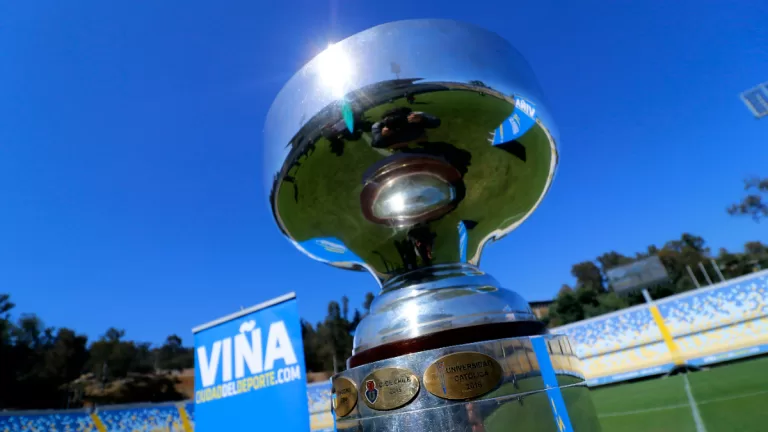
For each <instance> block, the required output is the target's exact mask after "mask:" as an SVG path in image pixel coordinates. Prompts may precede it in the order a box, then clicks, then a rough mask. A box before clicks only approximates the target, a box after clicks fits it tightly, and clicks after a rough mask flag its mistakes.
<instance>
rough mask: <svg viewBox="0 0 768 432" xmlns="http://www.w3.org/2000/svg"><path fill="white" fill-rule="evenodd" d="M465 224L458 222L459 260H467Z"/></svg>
mask: <svg viewBox="0 0 768 432" xmlns="http://www.w3.org/2000/svg"><path fill="white" fill-rule="evenodd" d="M468 240H469V239H468V238H467V226H466V225H464V221H460V222H459V262H467V241H468Z"/></svg>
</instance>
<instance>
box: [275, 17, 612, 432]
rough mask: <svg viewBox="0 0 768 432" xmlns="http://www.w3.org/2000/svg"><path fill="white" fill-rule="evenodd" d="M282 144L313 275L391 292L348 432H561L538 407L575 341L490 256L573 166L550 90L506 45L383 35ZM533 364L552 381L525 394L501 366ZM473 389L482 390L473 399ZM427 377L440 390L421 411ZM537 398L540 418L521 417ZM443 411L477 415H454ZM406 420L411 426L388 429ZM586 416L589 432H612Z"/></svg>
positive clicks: (419, 30) (349, 64) (406, 25)
mask: <svg viewBox="0 0 768 432" xmlns="http://www.w3.org/2000/svg"><path fill="white" fill-rule="evenodd" d="M417 53H418V54H417ZM488 59H493V61H492V62H489V60H488ZM393 74H394V75H395V77H396V78H397V79H394V80H393V79H392V75H393ZM409 77H412V78H409ZM295 120H299V121H298V124H297V123H294V121H295ZM265 134H266V136H267V142H266V146H267V148H268V150H274V153H275V154H276V155H277V156H279V157H277V158H274V159H273V158H271V157H268V158H267V162H268V170H269V172H270V175H271V177H270V182H271V186H272V187H271V190H270V204H271V206H272V211H273V213H274V215H275V219H276V221H277V223H278V225H279V227H280V229H281V231H282V232H283V233H284V234H285V235H286V236H287V237H289V238H290V239H291V241H292V242H293V243H294V244H295V245H296V246H297V247H298V248H299V249H300V250H302V251H303V252H305V253H306V254H307V255H309V256H311V257H312V258H315V259H318V260H320V261H323V262H326V263H328V264H330V265H334V266H336V267H340V268H348V269H356V270H363V269H364V270H368V271H369V272H370V273H371V274H373V275H374V276H375V278H376V280H377V281H378V282H379V284H380V286H381V293H380V295H379V296H378V297H377V298H376V299H375V300H374V301H373V304H372V305H371V310H370V314H368V315H367V316H366V317H365V318H364V319H363V320H362V321H361V322H360V324H359V325H358V327H357V329H356V332H355V335H354V346H353V349H352V357H351V358H350V359H349V360H348V367H349V368H350V369H349V370H348V371H346V372H343V373H342V374H340V375H338V376H337V377H336V378H334V383H336V382H337V381H340V380H342V379H343V380H347V381H350V380H351V381H352V382H354V383H355V385H356V386H358V389H359V395H358V396H359V400H360V401H366V400H367V403H362V404H360V403H358V404H357V405H356V407H355V408H354V410H352V411H351V412H348V413H347V412H344V413H343V414H339V413H337V414H338V415H337V425H338V428H339V430H344V431H351V430H390V429H402V430H436V429H435V428H438V429H444V430H489V431H490V430H507V429H506V426H500V425H507V424H509V423H508V422H505V421H504V420H503V419H504V418H506V417H505V416H508V415H513V416H514V415H517V414H525V415H526V416H528V417H531V416H533V417H534V418H535V417H536V416H540V415H546V416H549V417H551V416H552V412H551V410H550V405H551V404H550V400H549V399H548V398H547V397H546V395H545V394H543V393H541V394H539V393H537V392H542V391H544V390H545V388H548V389H555V388H559V386H560V385H561V384H559V383H560V382H561V381H562V379H561V378H562V377H560V376H559V375H558V378H556V377H555V373H554V372H552V374H551V376H550V375H547V374H549V372H546V373H545V369H546V368H545V367H544V365H545V364H546V362H548V361H550V360H549V357H550V355H552V356H557V355H560V356H566V355H567V356H571V357H572V356H573V354H572V353H570V354H563V353H556V352H555V351H556V350H557V348H556V347H557V346H560V345H558V344H556V343H549V342H552V341H554V342H558V341H559V339H558V337H552V336H547V335H546V329H545V327H544V325H543V324H542V323H541V322H539V321H538V320H536V318H535V316H534V315H533V313H532V311H531V309H530V307H529V306H528V304H527V303H526V302H525V300H523V299H522V297H520V296H519V295H518V294H516V293H514V292H513V291H509V290H505V289H501V288H500V284H499V283H498V281H496V280H495V279H493V278H492V277H490V276H489V275H487V274H485V273H483V272H482V271H481V270H480V269H479V268H478V265H479V262H480V255H481V252H482V249H483V247H484V246H485V244H487V243H488V242H489V241H491V240H498V239H500V238H501V237H503V236H504V235H506V234H507V233H509V232H510V231H511V230H513V229H514V228H515V227H517V226H519V225H520V224H521V223H522V222H523V221H524V220H525V219H526V218H527V217H528V216H529V215H530V214H531V213H532V212H533V211H534V210H535V209H536V207H537V206H538V205H539V204H540V202H541V200H542V199H543V197H544V195H545V194H546V192H547V191H548V189H549V187H550V184H551V181H552V178H553V175H554V171H555V167H556V166H557V159H558V156H557V149H556V138H555V137H556V132H555V130H554V124H553V123H552V120H551V118H550V117H549V114H548V113H547V110H546V106H545V104H544V101H543V99H542V97H541V94H540V91H539V89H538V85H537V84H536V81H535V79H534V78H533V75H532V73H531V72H530V71H529V70H528V67H527V65H526V63H525V61H524V60H523V59H522V57H520V55H519V54H518V53H517V52H516V51H515V50H514V49H513V48H512V47H511V46H509V44H508V43H507V42H506V41H503V40H502V39H500V38H499V37H498V36H496V35H494V34H492V33H488V32H485V31H483V30H480V29H477V28H475V27H472V26H468V25H464V24H460V23H454V22H448V21H439V20H438V21H433V20H426V21H405V22H400V23H393V24H387V25H384V26H380V27H376V28H373V29H370V30H368V31H366V32H363V33H361V34H359V35H356V36H353V37H352V38H349V39H346V40H344V41H342V42H339V43H338V44H335V45H333V46H332V47H329V49H328V50H327V51H326V52H324V53H322V54H320V55H319V56H318V57H317V58H315V59H314V60H312V61H311V62H310V63H308V64H307V65H306V66H305V67H304V68H303V69H302V70H301V71H300V72H299V73H297V74H296V75H295V76H294V77H293V78H292V79H291V80H290V81H289V83H288V84H287V85H286V86H285V88H284V89H283V90H282V91H281V92H280V94H279V95H278V97H277V98H276V100H275V102H274V104H273V106H272V109H271V110H270V114H269V115H268V118H267V124H266V128H265ZM278 149H279V150H278ZM537 338H538V339H537ZM534 342H535V343H534ZM558 343H559V342H558ZM560 349H561V348H560ZM561 350H562V349H561ZM529 351H530V352H531V353H532V354H531V355H532V356H533V357H534V359H533V360H531V367H530V368H529V369H531V371H530V373H539V374H540V375H541V377H544V376H545V375H546V379H544V378H541V379H535V380H534V379H531V380H529V381H527V382H528V383H529V384H530V387H529V388H526V389H521V386H520V385H519V382H518V381H519V378H520V377H521V376H526V375H525V373H523V372H522V371H521V370H516V371H515V370H505V369H504V368H502V366H501V365H502V364H504V365H513V364H517V363H516V362H510V361H508V359H507V356H517V355H518V354H520V353H528V352H529ZM438 360H439V361H440V362H444V363H440V364H441V365H442V366H441V367H440V368H439V369H438V368H437V367H431V366H430V365H434V364H436V363H435V362H437V361H438ZM560 363H563V364H564V362H562V361H560ZM517 369H520V368H517ZM549 369H551V368H549ZM549 369H546V371H549ZM438 370H439V372H440V377H438V376H437V375H435V374H437V373H438V372H437V371H438ZM467 371H471V372H472V373H474V375H472V376H473V377H474V378H472V379H471V380H470V382H467V383H463V382H460V381H461V380H462V378H461V376H460V375H461V374H462V373H465V372H467ZM411 372H413V374H411ZM526 373H527V372H526ZM558 374H561V375H562V371H561V372H558ZM576 375H578V374H576ZM412 377H419V379H421V380H423V383H424V386H425V387H424V388H425V389H426V390H424V391H422V392H418V391H417V393H410V392H412V391H413V387H412V385H413V383H414V381H413V379H415V378H413V379H412ZM465 379H466V378H465ZM573 379H574V380H575V382H569V383H570V384H574V383H575V384H579V383H581V382H583V377H582V378H581V379H580V380H579V378H578V377H576V378H573ZM558 380H560V381H558ZM544 381H546V387H544ZM435 383H438V384H435ZM406 384H407V385H408V386H411V387H402V386H404V385H406ZM335 385H336V384H334V386H335ZM401 385H402V386H401ZM466 385H468V386H469V387H466ZM398 386H400V387H398ZM334 388H336V387H334ZM416 389H418V387H416ZM582 390H584V389H583V387H581V386H576V387H574V388H573V389H569V390H568V391H567V392H568V393H569V394H572V395H576V396H578V397H581V396H579V395H582V394H583V391H582ZM523 391H526V392H528V393H530V394H529V395H526V396H520V397H519V398H518V399H521V398H523V397H525V398H526V404H525V407H523V406H522V405H521V404H520V403H518V402H517V401H515V404H514V405H511V404H510V401H512V399H510V398H509V396H510V395H517V394H522V393H521V392H523ZM430 393H431V394H432V395H435V396H438V398H443V399H446V400H454V401H462V400H466V399H475V400H474V401H473V402H472V404H470V405H466V404H455V405H444V404H442V402H439V401H438V399H430V396H429V394H430ZM398 394H400V395H410V396H409V397H404V398H403V399H398V398H397V397H395V396H394V395H398ZM558 394H559V393H558ZM463 395H467V396H463ZM411 396H415V399H414V401H413V402H411ZM480 396H482V398H480V399H476V398H477V397H480ZM558 397H559V398H560V399H557V401H556V403H557V404H560V405H562V404H564V402H562V396H558ZM497 398H499V399H497ZM552 403H555V401H554V399H553V402H552ZM560 405H558V407H559V408H562V409H561V411H564V410H565V408H564V405H563V406H562V407H561V406H560ZM552 406H554V405H552ZM384 407H386V408H384ZM389 409H401V411H398V412H397V415H394V416H381V415H378V414H377V411H381V410H389ZM517 410H524V412H517ZM500 412H501V413H502V414H499V413H500ZM584 416H586V417H584V418H582V419H581V420H582V424H587V425H589V427H588V428H586V429H584V430H597V429H599V427H595V428H593V427H592V426H596V423H595V422H594V421H593V420H594V419H593V418H592V417H591V414H590V413H589V412H585V414H584ZM576 417H579V416H576ZM582 417H583V416H582ZM510 418H511V417H510ZM494 419H495V420H494ZM551 426H552V423H547V424H546V425H544V424H542V428H541V430H549V429H551ZM537 430H538V429H537Z"/></svg>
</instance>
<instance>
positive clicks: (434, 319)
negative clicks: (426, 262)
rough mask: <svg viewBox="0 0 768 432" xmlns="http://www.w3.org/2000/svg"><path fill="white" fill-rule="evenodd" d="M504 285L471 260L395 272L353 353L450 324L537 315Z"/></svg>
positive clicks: (358, 334)
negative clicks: (397, 274) (398, 273)
mask: <svg viewBox="0 0 768 432" xmlns="http://www.w3.org/2000/svg"><path fill="white" fill-rule="evenodd" d="M499 286H500V284H499V283H498V281H496V280H495V279H494V278H492V277H491V276H489V275H487V274H485V273H483V272H481V271H480V270H478V269H477V268H476V267H474V266H471V265H469V264H455V265H442V266H434V267H432V268H430V269H426V270H417V271H413V272H411V273H408V274H406V275H402V276H399V277H396V278H393V279H391V280H390V282H389V283H388V284H387V285H386V287H385V289H384V290H383V292H382V293H381V295H379V296H377V297H376V298H375V299H374V300H373V303H372V304H371V311H370V313H369V314H368V315H367V316H366V317H365V318H364V319H363V320H362V321H361V322H360V324H358V326H357V329H356V330H355V336H354V348H353V353H354V354H357V353H359V352H361V351H365V350H367V349H370V348H374V347H377V346H379V345H383V344H387V343H392V342H397V341H402V340H407V339H413V338H416V337H419V336H424V335H427V334H431V333H435V332H439V331H443V330H448V329H455V328H461V327H470V326H476V325H483V324H493V323H501V322H510V321H535V320H536V317H535V315H534V314H533V312H532V311H531V308H530V306H529V305H528V303H527V302H526V301H525V299H523V298H522V297H521V296H520V295H519V294H517V293H515V292H513V291H510V290H506V289H501V288H499Z"/></svg>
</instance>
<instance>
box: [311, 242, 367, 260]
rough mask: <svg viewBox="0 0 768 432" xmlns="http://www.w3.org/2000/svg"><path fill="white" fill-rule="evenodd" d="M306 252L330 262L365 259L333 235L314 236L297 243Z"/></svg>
mask: <svg viewBox="0 0 768 432" xmlns="http://www.w3.org/2000/svg"><path fill="white" fill-rule="evenodd" d="M297 245H298V246H299V247H300V248H301V249H303V250H304V251H305V252H306V253H308V254H310V255H312V256H313V257H315V258H316V259H318V260H320V261H325V262H330V263H340V262H349V263H362V262H363V260H362V259H360V257H359V256H357V255H355V253H354V252H352V251H351V250H349V248H347V247H346V246H345V245H344V242H342V241H341V240H339V239H337V238H333V237H321V238H313V239H310V240H306V241H303V242H301V243H297Z"/></svg>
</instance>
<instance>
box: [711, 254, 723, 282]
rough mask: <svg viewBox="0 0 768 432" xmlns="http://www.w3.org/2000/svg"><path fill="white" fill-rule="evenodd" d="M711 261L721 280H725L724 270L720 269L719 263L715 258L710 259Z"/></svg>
mask: <svg viewBox="0 0 768 432" xmlns="http://www.w3.org/2000/svg"><path fill="white" fill-rule="evenodd" d="M709 262H711V263H712V267H713V268H714V269H715V273H717V276H718V277H719V278H720V282H725V278H724V277H723V272H721V271H720V267H718V266H717V263H716V262H715V260H714V259H710V260H709Z"/></svg>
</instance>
